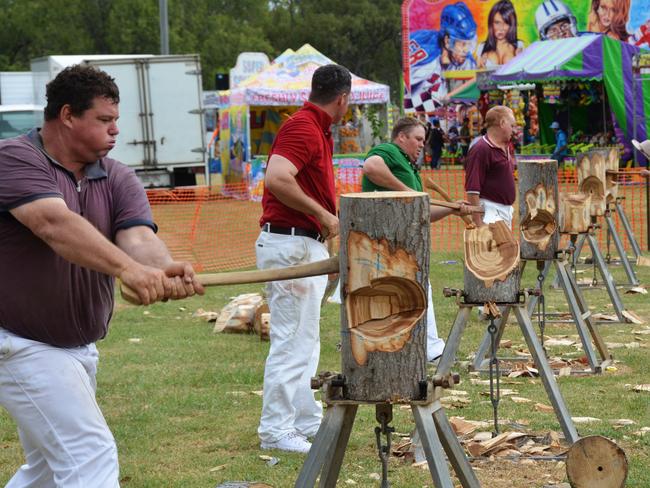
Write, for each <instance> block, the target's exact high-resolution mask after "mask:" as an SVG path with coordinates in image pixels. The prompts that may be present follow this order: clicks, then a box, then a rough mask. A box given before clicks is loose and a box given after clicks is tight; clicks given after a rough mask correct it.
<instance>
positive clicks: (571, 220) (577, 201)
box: [559, 193, 591, 234]
mask: <svg viewBox="0 0 650 488" xmlns="http://www.w3.org/2000/svg"><path fill="white" fill-rule="evenodd" d="M559 222H560V226H559V227H560V232H561V233H563V234H581V233H585V232H587V231H588V230H589V226H590V225H591V195H587V194H584V193H568V194H567V193H562V194H561V195H560V210H559Z"/></svg>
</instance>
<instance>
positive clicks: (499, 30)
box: [492, 12, 510, 41]
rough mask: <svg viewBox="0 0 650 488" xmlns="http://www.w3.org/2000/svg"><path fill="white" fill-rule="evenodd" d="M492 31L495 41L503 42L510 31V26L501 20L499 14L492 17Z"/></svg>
mask: <svg viewBox="0 0 650 488" xmlns="http://www.w3.org/2000/svg"><path fill="white" fill-rule="evenodd" d="M492 29H493V30H494V37H495V38H496V40H497V41H503V40H505V38H506V36H507V35H508V31H509V30H510V24H508V23H506V21H505V20H503V17H502V16H501V14H500V13H499V12H497V13H496V14H495V15H494V20H493V21H492Z"/></svg>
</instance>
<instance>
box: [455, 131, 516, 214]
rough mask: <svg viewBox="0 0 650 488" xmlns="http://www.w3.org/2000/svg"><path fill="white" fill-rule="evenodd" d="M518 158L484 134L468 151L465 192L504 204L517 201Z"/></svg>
mask: <svg viewBox="0 0 650 488" xmlns="http://www.w3.org/2000/svg"><path fill="white" fill-rule="evenodd" d="M514 169H515V157H514V154H513V153H512V152H511V151H510V148H508V149H507V150H505V151H504V150H503V149H501V148H500V147H499V146H497V145H495V144H494V143H493V142H492V141H490V139H489V138H488V137H487V136H483V137H481V138H480V139H479V140H478V141H477V142H476V144H474V145H473V146H472V148H471V149H470V150H469V153H468V154H467V164H466V166H465V191H466V192H467V193H478V194H479V195H480V197H481V198H485V199H486V200H490V201H492V202H496V203H501V204H503V205H512V204H513V203H514V202H515V178H514V176H513V171H514Z"/></svg>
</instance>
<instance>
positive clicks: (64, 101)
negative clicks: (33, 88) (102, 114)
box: [45, 64, 120, 120]
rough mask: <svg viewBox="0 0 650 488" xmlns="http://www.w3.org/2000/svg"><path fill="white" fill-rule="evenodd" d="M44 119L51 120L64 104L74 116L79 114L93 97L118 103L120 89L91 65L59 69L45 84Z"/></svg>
mask: <svg viewBox="0 0 650 488" xmlns="http://www.w3.org/2000/svg"><path fill="white" fill-rule="evenodd" d="M45 96H46V97H47V106H46V107H45V120H54V119H56V118H57V117H58V116H59V113H60V112H61V109H62V108H63V106H64V105H70V110H71V112H72V114H73V115H75V116H80V115H81V114H83V113H84V112H85V111H86V110H88V109H89V108H91V107H92V104H93V100H94V99H95V98H97V97H105V98H108V99H109V100H111V101H112V102H114V103H120V91H119V89H118V88H117V85H116V84H115V79H113V78H112V77H111V76H109V75H108V74H107V73H105V72H104V71H101V70H99V69H97V68H94V67H92V66H86V65H82V64H75V65H73V66H69V67H67V68H65V69H64V70H63V71H61V72H60V73H59V74H58V75H56V78H54V79H53V80H52V81H50V82H49V83H48V84H47V87H46V95H45Z"/></svg>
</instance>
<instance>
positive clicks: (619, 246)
mask: <svg viewBox="0 0 650 488" xmlns="http://www.w3.org/2000/svg"><path fill="white" fill-rule="evenodd" d="M605 222H607V232H608V235H609V236H611V237H612V239H614V245H615V246H616V251H617V252H618V255H619V256H620V258H621V264H622V265H623V269H625V274H626V275H627V281H628V283H629V284H630V285H634V286H636V285H638V284H639V279H638V278H637V277H636V273H635V272H634V269H632V265H631V264H630V260H629V259H628V258H627V252H626V251H625V248H624V247H623V242H622V241H621V238H620V236H619V235H618V232H617V231H616V226H615V225H614V220H613V219H612V214H611V212H610V211H607V212H606V213H605Z"/></svg>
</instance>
